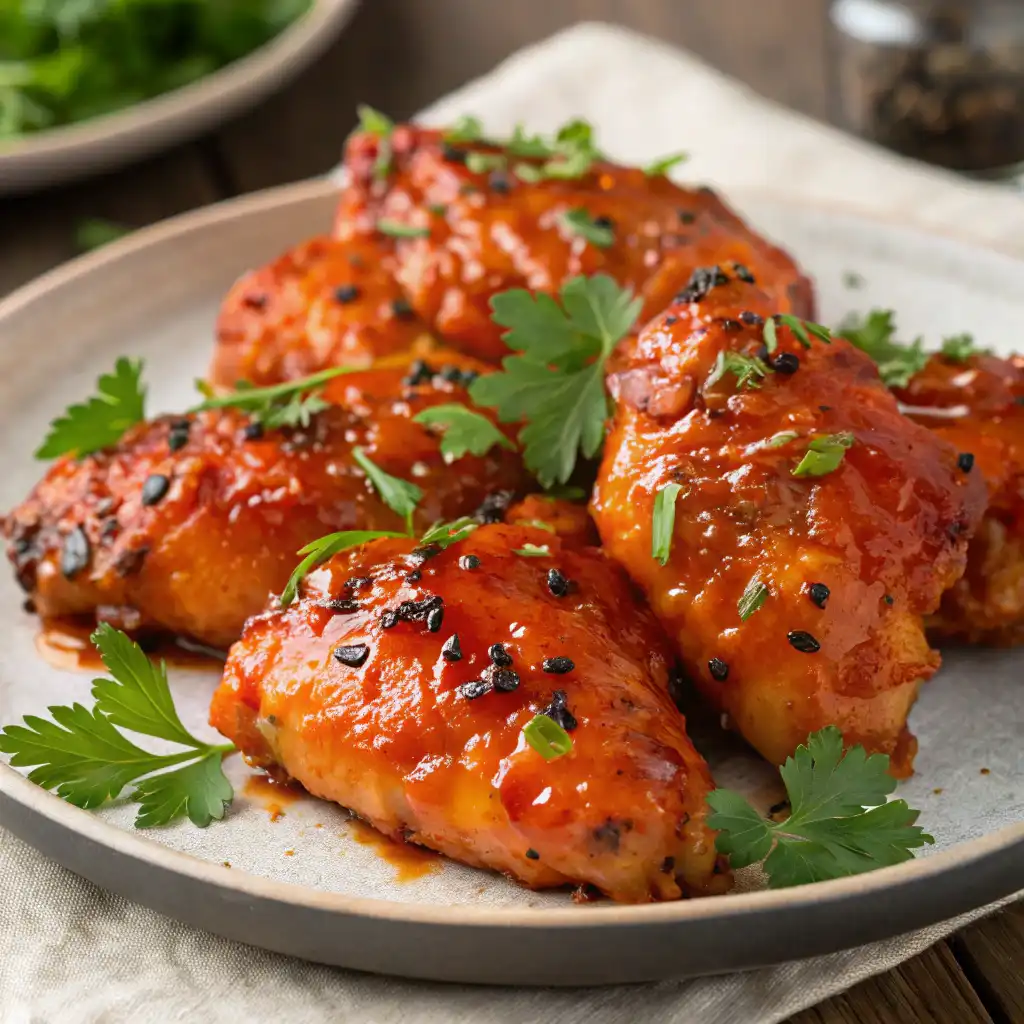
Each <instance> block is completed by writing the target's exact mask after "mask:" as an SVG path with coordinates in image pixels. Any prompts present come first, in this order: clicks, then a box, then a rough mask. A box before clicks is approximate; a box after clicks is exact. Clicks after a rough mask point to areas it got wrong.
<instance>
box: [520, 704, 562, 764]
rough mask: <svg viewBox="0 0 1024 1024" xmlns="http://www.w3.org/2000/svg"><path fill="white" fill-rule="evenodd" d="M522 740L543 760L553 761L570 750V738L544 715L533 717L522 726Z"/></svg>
mask: <svg viewBox="0 0 1024 1024" xmlns="http://www.w3.org/2000/svg"><path fill="white" fill-rule="evenodd" d="M523 739H524V740H526V742H527V743H528V744H529V745H530V746H531V747H533V749H534V750H536V751H537V753H538V754H540V756H541V757H543V758H544V760H545V761H554V760H555V758H558V757H564V756H565V755H566V754H568V753H569V752H570V751H571V750H572V737H571V736H570V735H569V734H568V733H567V732H566V731H565V730H564V729H563V728H562V727H561V726H560V725H559V724H558V723H557V722H556V721H555V720H554V719H553V718H548V716H547V715H545V714H539V715H534V717H533V718H531V719H530V721H529V722H527V723H526V725H524V726H523Z"/></svg>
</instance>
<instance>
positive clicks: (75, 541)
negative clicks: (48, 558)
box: [60, 526, 92, 579]
mask: <svg viewBox="0 0 1024 1024" xmlns="http://www.w3.org/2000/svg"><path fill="white" fill-rule="evenodd" d="M91 554H92V552H91V549H90V547H89V538H88V537H87V536H86V535H85V530H83V529H82V527H81V526H76V527H75V528H74V529H73V530H72V531H71V532H70V533H69V534H68V535H67V536H66V537H65V538H64V544H63V546H62V547H61V553H60V571H61V572H62V573H63V574H64V576H65V577H67V579H71V578H72V577H73V576H75V575H77V574H78V573H80V572H81V571H82V570H83V569H85V568H86V567H87V566H88V565H89V558H90V557H91Z"/></svg>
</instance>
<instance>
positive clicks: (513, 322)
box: [469, 274, 643, 487]
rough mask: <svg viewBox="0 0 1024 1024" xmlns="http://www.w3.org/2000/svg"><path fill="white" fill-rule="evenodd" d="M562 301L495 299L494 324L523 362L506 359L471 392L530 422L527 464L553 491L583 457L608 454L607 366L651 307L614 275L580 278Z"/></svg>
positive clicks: (515, 296)
mask: <svg viewBox="0 0 1024 1024" xmlns="http://www.w3.org/2000/svg"><path fill="white" fill-rule="evenodd" d="M559 298H560V300H561V304H559V302H557V301H556V300H555V299H554V298H552V297H551V296H550V295H543V294H540V295H533V294H531V293H530V292H528V291H526V290H525V289H522V288H513V289H511V290H509V291H506V292H501V293H499V294H498V295H495V296H494V297H493V298H492V299H491V309H492V310H493V315H492V319H493V320H494V322H495V323H497V324H500V325H501V326H502V327H507V328H508V331H507V332H506V334H505V335H504V338H505V343H506V344H507V345H508V346H509V348H512V349H516V350H518V351H519V352H520V353H521V354H520V355H513V356H506V357H505V359H504V360H503V361H502V369H501V371H500V372H498V373H491V374H487V375H486V376H483V377H478V378H477V379H476V380H475V381H473V383H472V384H471V385H470V389H469V393H470V397H471V398H472V399H473V401H474V402H475V403H476V404H477V405H482V406H491V407H494V408H496V409H497V410H498V417H499V419H500V420H501V421H502V422H503V423H512V422H517V421H520V420H525V421H526V425H525V426H524V427H523V428H522V429H521V430H520V431H519V441H520V444H521V446H522V448H523V457H524V461H525V463H526V466H527V468H528V469H529V470H531V472H533V473H534V474H535V475H536V476H537V478H538V479H539V480H540V482H541V483H542V484H543V485H544V486H545V487H548V486H550V485H551V484H554V483H565V482H566V481H567V480H568V479H569V477H570V476H571V475H572V471H573V469H574V467H575V465H576V460H577V458H578V457H579V455H580V454H582V455H583V456H584V457H585V458H592V457H593V456H594V455H596V454H597V452H598V450H599V449H600V447H601V442H602V440H603V437H604V422H605V419H606V418H607V416H608V399H607V397H606V395H605V390H604V365H605V362H606V361H607V359H608V357H609V355H611V352H612V350H613V349H614V348H615V345H616V344H617V343H618V342H619V341H620V339H622V338H623V337H624V336H625V335H626V334H627V333H628V332H629V330H630V329H631V328H632V326H633V324H634V323H635V322H636V318H637V316H639V314H640V309H641V306H642V304H643V303H642V300H641V299H639V298H636V297H634V295H633V293H632V292H631V291H630V290H629V289H627V288H620V287H619V286H618V285H617V284H616V283H615V281H614V280H613V279H612V278H611V277H609V276H608V275H607V274H596V275H594V276H592V277H574V278H572V279H571V280H570V281H567V282H566V283H565V284H564V285H563V286H562V289H561V291H560V292H559Z"/></svg>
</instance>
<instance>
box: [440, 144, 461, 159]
mask: <svg viewBox="0 0 1024 1024" xmlns="http://www.w3.org/2000/svg"><path fill="white" fill-rule="evenodd" d="M441 157H442V158H443V159H444V160H447V161H448V162H449V163H453V164H464V163H465V162H466V153H465V151H464V150H461V149H456V148H455V147H454V146H450V145H448V143H447V142H446V143H444V145H443V146H442V147H441Z"/></svg>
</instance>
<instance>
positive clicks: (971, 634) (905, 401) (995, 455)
mask: <svg viewBox="0 0 1024 1024" xmlns="http://www.w3.org/2000/svg"><path fill="white" fill-rule="evenodd" d="M896 395H897V397H898V398H899V400H900V402H901V403H902V406H903V409H904V411H905V412H906V414H907V415H908V416H910V417H911V418H912V419H914V420H916V421H917V422H918V423H920V424H922V425H923V426H926V427H928V428H929V429H930V430H932V431H934V432H935V433H936V434H937V435H938V436H939V437H941V438H943V440H945V441H947V442H948V443H949V444H950V445H952V446H953V447H954V448H955V449H956V450H957V452H959V453H960V454H959V460H960V465H961V467H962V470H963V472H965V473H977V474H980V475H981V476H982V477H984V479H985V483H986V484H987V486H988V511H987V513H986V515H985V519H984V521H983V523H982V525H981V527H980V528H979V530H978V532H977V533H976V534H975V536H974V538H973V539H972V541H971V545H970V547H969V548H968V552H967V571H966V572H965V574H964V576H963V577H962V578H961V579H960V580H958V581H957V582H956V583H955V584H954V585H953V587H952V588H951V589H950V590H949V591H947V592H946V594H945V595H944V596H943V599H942V605H941V607H940V609H939V611H938V612H937V613H936V614H935V615H933V616H931V617H930V618H929V626H930V628H931V630H932V631H933V632H934V633H935V634H936V635H937V636H940V637H943V638H946V639H955V640H963V641H967V642H970V643H988V644H992V643H996V644H1015V643H1024V356H1011V357H1010V358H1008V359H1000V358H998V357H996V356H990V355H974V356H971V357H969V358H968V359H966V360H962V361H961V360H953V359H950V358H948V357H946V356H942V355H936V356H933V357H932V358H931V359H930V360H929V361H928V364H927V365H926V366H925V368H924V369H923V370H922V371H921V372H920V373H918V374H916V375H915V376H914V377H913V378H912V379H911V381H910V383H909V384H908V385H907V387H905V388H900V389H897V391H896Z"/></svg>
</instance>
